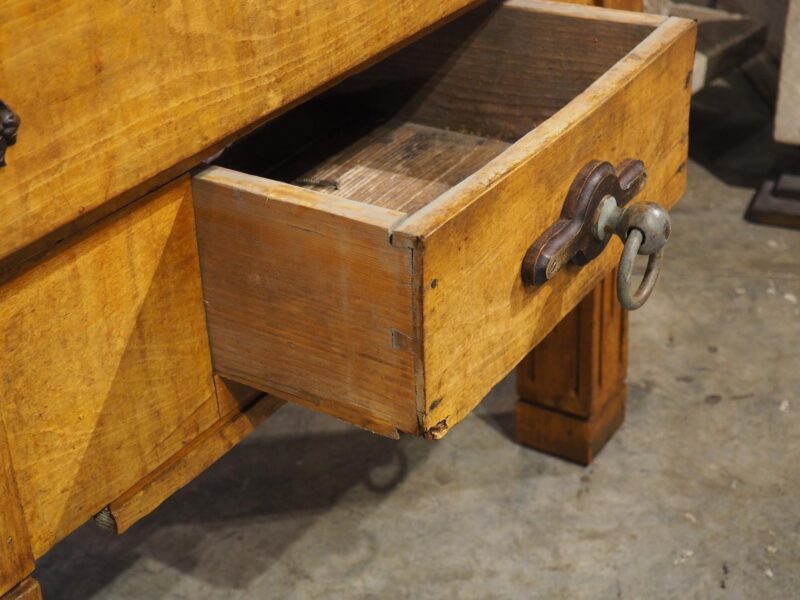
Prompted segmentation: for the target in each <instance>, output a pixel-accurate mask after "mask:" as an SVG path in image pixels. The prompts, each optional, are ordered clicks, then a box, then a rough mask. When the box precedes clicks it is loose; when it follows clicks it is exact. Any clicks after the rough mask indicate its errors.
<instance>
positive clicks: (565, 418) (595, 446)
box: [516, 390, 627, 465]
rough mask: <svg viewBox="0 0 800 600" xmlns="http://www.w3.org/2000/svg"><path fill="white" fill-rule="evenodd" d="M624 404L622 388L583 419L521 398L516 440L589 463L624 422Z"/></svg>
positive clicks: (624, 398)
mask: <svg viewBox="0 0 800 600" xmlns="http://www.w3.org/2000/svg"><path fill="white" fill-rule="evenodd" d="M626 403H627V395H626V392H625V391H624V390H623V391H622V393H621V394H620V395H619V396H616V397H615V398H612V399H611V400H610V401H609V402H607V403H606V404H605V405H603V408H602V409H600V411H599V412H598V413H597V414H596V415H593V416H592V417H591V418H589V419H583V418H581V417H576V416H574V415H569V414H566V413H562V412H559V411H557V410H554V409H552V408H547V407H544V406H541V405H539V404H530V403H528V402H525V401H522V400H521V401H520V402H518V403H517V421H516V429H517V441H519V443H521V444H524V445H526V446H530V447H532V448H535V449H536V450H539V451H541V452H545V453H547V454H552V455H553V456H558V457H559V458H564V459H566V460H569V461H572V462H575V463H578V464H580V465H589V464H591V462H592V461H593V460H594V459H595V458H597V455H598V454H599V453H600V451H601V450H602V449H603V447H604V446H605V445H606V443H607V442H608V440H610V439H611V437H612V436H613V435H614V433H615V432H616V431H617V430H618V429H619V428H620V427H621V426H622V423H623V422H624V421H625V408H626Z"/></svg>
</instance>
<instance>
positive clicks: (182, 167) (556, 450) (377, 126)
mask: <svg viewBox="0 0 800 600" xmlns="http://www.w3.org/2000/svg"><path fill="white" fill-rule="evenodd" d="M615 4H616V5H621V4H635V2H633V3H631V2H626V3H623V2H616V3H615ZM0 49H1V50H2V53H1V54H0V84H1V85H0V101H2V102H1V103H0V154H2V155H4V161H3V162H4V163H5V164H4V166H2V167H0V190H2V193H1V194H0V215H1V216H2V219H0V277H1V278H0V360H1V362H0V370H1V372H2V373H1V374H2V377H1V378H0V390H2V396H0V534H2V535H0V542H1V543H0V595H3V594H7V596H4V597H9V598H33V597H38V596H39V594H40V592H39V588H38V584H36V582H35V581H34V580H33V579H32V578H30V577H29V576H30V574H31V573H32V572H33V569H34V561H35V559H36V558H37V557H39V556H41V555H42V554H44V553H45V552H47V551H48V549H50V548H51V547H52V546H53V544H55V543H56V542H57V541H59V540H60V539H62V538H63V537H64V536H66V535H67V534H69V533H70V532H71V531H73V530H74V529H75V528H76V527H78V526H79V525H81V524H82V523H84V522H86V521H87V520H88V519H90V518H92V517H95V519H96V520H97V522H98V523H99V524H101V525H103V526H105V527H107V528H109V529H112V530H114V531H117V532H120V533H121V532H123V531H125V530H126V529H127V528H129V527H130V526H131V525H132V524H133V523H135V522H136V521H137V520H138V519H140V518H141V517H143V516H144V515H146V514H148V513H149V512H150V511H152V510H153V509H155V508H156V507H157V506H158V505H159V504H160V503H161V502H162V501H163V500H164V499H165V498H167V497H168V496H169V495H170V494H171V493H173V492H174V491H175V490H177V489H178V488H180V487H181V486H182V485H184V484H185V483H187V482H188V481H190V480H191V479H192V478H193V477H195V476H196V475H198V474H199V473H200V472H201V471H202V470H203V469H205V468H206V467H208V466H209V465H210V464H211V463H213V461H215V460H216V459H218V458H219V457H220V456H222V455H223V454H224V453H225V452H226V451H227V450H228V449H229V448H230V447H231V446H233V445H234V444H236V443H237V442H238V441H239V440H241V439H242V438H243V437H244V436H245V435H247V433H249V432H250V431H251V430H252V429H253V428H254V427H255V426H256V425H257V424H258V423H259V422H261V421H263V420H264V419H265V418H267V417H268V416H269V415H270V414H272V413H273V412H274V411H275V410H276V409H277V408H279V406H280V405H281V404H282V402H284V401H289V402H295V403H297V404H300V405H302V406H305V407H308V408H311V409H314V410H320V411H323V412H326V413H329V414H331V415H334V416H336V417H338V418H340V419H343V420H346V421H349V422H352V423H354V424H356V425H359V426H361V427H364V428H367V429H369V430H371V431H374V432H377V433H380V434H383V435H388V436H397V435H398V434H399V433H400V432H403V433H409V434H415V435H421V436H425V437H428V438H441V437H443V436H444V435H445V434H446V433H447V431H448V430H449V429H450V428H452V427H453V426H455V425H456V424H457V423H458V422H459V421H461V420H462V419H463V418H465V417H466V416H467V415H468V414H469V412H470V411H471V410H472V409H473V408H474V407H475V406H476V405H477V404H478V402H480V400H481V399H482V398H483V397H484V396H485V394H486V393H487V392H488V391H489V390H490V388H491V387H492V386H493V385H494V384H496V383H497V382H498V381H500V380H501V379H502V378H503V377H505V376H506V375H507V374H508V373H509V372H510V371H511V370H512V369H514V367H515V366H517V365H518V364H520V363H521V365H520V367H519V390H520V396H521V400H520V404H519V414H518V434H519V439H520V441H522V442H523V443H526V444H528V445H531V446H534V447H537V448H540V449H542V450H544V451H547V452H550V453H553V454H557V455H560V456H563V457H565V458H569V459H571V460H574V461H578V462H582V463H587V462H589V461H590V460H591V459H592V457H593V456H594V454H595V453H596V452H597V451H598V450H599V449H600V448H601V447H602V445H603V444H604V443H605V441H606V440H607V439H608V438H609V437H610V435H611V434H612V433H613V432H614V431H615V430H616V428H617V427H618V426H619V425H620V424H621V422H622V419H623V416H624V408H625V384H624V378H625V366H626V348H627V338H626V336H627V320H626V313H625V312H624V311H623V310H622V307H621V306H620V304H619V303H618V302H617V300H616V293H617V288H618V283H617V277H616V276H615V275H613V273H614V268H615V267H616V265H617V264H618V263H619V261H620V254H621V251H622V248H623V242H622V241H621V239H617V237H616V236H614V235H612V233H613V232H615V231H616V232H617V233H619V236H620V237H621V238H625V240H626V241H625V245H626V253H625V255H626V257H627V258H625V259H624V260H623V263H622V265H623V266H622V267H621V271H622V273H623V275H621V276H620V278H621V279H620V281H621V283H620V284H619V290H621V292H622V296H621V298H622V299H623V300H624V301H626V303H628V304H631V303H634V304H635V301H637V299H639V298H638V297H637V296H635V295H634V296H632V297H630V298H628V299H627V300H626V296H625V295H624V294H625V290H626V289H627V286H628V285H629V282H628V279H626V277H628V276H629V275H630V266H631V264H632V263H631V260H632V257H633V256H635V254H636V252H637V250H638V251H639V252H640V253H642V252H645V250H646V248H650V246H652V244H653V243H655V242H654V241H653V240H655V239H656V238H657V237H658V236H657V235H655V234H653V233H652V232H651V231H650V230H649V229H647V227H648V225H646V224H643V225H641V226H640V225H637V223H639V222H640V221H641V222H642V223H645V221H647V223H649V222H650V221H648V219H650V220H652V219H653V218H656V217H658V218H660V219H661V221H658V223H660V224H661V225H658V227H660V228H661V231H660V234H659V235H661V236H662V237H663V238H664V240H665V239H666V236H667V234H668V220H666V219H667V217H666V215H665V213H663V212H662V213H659V212H658V210H659V209H657V208H656V207H653V206H648V207H647V208H645V206H646V205H644V204H642V202H645V201H652V202H656V203H658V204H659V205H660V206H661V207H664V208H667V209H668V208H669V207H671V206H672V205H673V204H674V203H675V202H676V201H677V200H678V199H679V197H680V196H681V194H682V192H683V189H684V184H685V179H686V168H685V166H686V155H687V125H688V107H689V82H690V77H689V75H690V70H691V64H692V57H693V50H694V25H693V23H691V22H688V21H684V20H679V19H671V18H662V17H657V16H650V15H643V14H641V13H637V12H626V11H621V10H609V9H605V8H596V7H592V6H576V5H571V4H559V3H554V2H546V1H536V0H507V1H506V2H489V3H475V2H471V1H470V0H439V1H438V2H428V1H426V0H405V1H404V2H378V1H375V0H326V1H321V0H319V1H318V0H308V1H304V2H298V1H293V0H292V1H289V0H287V1H285V2H278V3H263V2H239V3H235V4H231V3H227V2H221V1H211V2H202V3H200V2H197V3H189V2H185V1H184V2H181V1H178V0H173V1H171V2H164V3H151V2H143V1H140V0H134V1H132V2H127V3H123V4H113V5H110V4H108V3H100V2H95V1H93V0H82V1H80V2H71V3H38V2H33V1H31V0H16V1H12V2H10V3H7V5H6V6H5V7H4V11H3V20H2V22H0ZM223 150H224V151H223ZM623 205H624V210H623V208H622V207H623ZM648 211H650V212H648ZM653 211H655V212H653ZM651 213H652V214H651ZM643 215H644V216H643ZM653 215H655V217H653ZM636 219H639V221H637V220H636ZM612 238H613V239H612ZM664 240H662V241H664ZM630 246H635V247H634V248H633V250H628V248H629V247H630ZM647 252H650V253H651V254H650V259H649V260H650V263H652V265H651V266H653V269H652V270H649V271H648V277H650V280H652V275H653V274H654V273H657V268H656V267H657V266H658V264H660V263H659V262H658V261H660V257H661V251H658V249H657V248H655V247H653V248H650V250H648V251H647ZM626 260H627V262H626ZM650 263H649V264H650ZM657 263H658V264H657ZM609 274H611V275H609ZM636 284H637V281H634V282H633V283H630V285H632V286H633V287H634V288H635V286H636ZM559 323H560V325H559ZM556 325H558V327H556ZM548 334H549V335H548ZM540 342H541V343H540ZM537 344H538V347H537V349H536V350H534V351H533V352H531V351H532V349H533V348H534V346H537ZM521 361H522V362H521Z"/></svg>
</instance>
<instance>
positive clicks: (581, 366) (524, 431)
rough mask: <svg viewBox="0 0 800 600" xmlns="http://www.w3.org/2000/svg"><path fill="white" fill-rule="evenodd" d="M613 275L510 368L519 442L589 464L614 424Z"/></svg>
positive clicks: (617, 350)
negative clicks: (513, 375) (513, 372)
mask: <svg viewBox="0 0 800 600" xmlns="http://www.w3.org/2000/svg"><path fill="white" fill-rule="evenodd" d="M616 279H617V278H616V271H612V273H610V274H609V275H607V276H606V277H605V279H603V280H602V281H601V282H600V283H599V284H598V285H597V286H596V287H595V288H594V289H593V290H592V291H591V292H589V294H588V295H587V296H586V298H584V299H583V300H582V301H581V303H580V304H579V305H578V306H577V307H576V308H574V309H573V310H572V311H571V312H570V313H569V314H567V316H566V317H564V319H562V321H561V322H560V323H559V324H558V325H556V327H555V329H553V330H552V331H551V332H550V333H549V334H548V335H547V337H545V338H544V340H542V342H541V343H540V344H539V345H538V346H536V348H534V350H533V351H532V352H531V353H530V354H528V356H526V357H525V360H523V361H522V362H521V363H520V365H519V366H518V367H517V390H518V392H519V395H520V403H519V406H518V409H517V439H518V440H519V441H520V443H523V444H526V445H528V446H532V447H534V448H537V449H539V450H542V451H544V452H548V453H549V454H555V455H557V456H561V457H563V458H567V459H569V460H572V461H575V462H579V463H581V464H589V463H590V462H591V461H592V459H593V458H594V457H595V456H596V455H597V453H598V452H599V451H600V449H601V448H602V447H603V444H605V442H606V441H608V439H609V438H610V437H611V435H612V434H613V433H614V431H616V429H617V428H618V427H619V426H620V425H621V424H622V421H623V419H624V417H625V398H626V388H625V375H626V371H627V364H628V313H627V312H625V311H624V310H622V306H621V305H620V304H619V302H618V301H617V294H616ZM609 404H612V405H613V406H610V407H607V405H609Z"/></svg>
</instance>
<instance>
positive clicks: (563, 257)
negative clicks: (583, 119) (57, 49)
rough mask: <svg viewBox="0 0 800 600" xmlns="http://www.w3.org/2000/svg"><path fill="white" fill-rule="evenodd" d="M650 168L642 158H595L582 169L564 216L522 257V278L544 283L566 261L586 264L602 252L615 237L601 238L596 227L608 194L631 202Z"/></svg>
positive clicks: (618, 200)
mask: <svg viewBox="0 0 800 600" xmlns="http://www.w3.org/2000/svg"><path fill="white" fill-rule="evenodd" d="M646 179H647V172H646V171H645V168H644V164H643V163H642V161H640V160H633V159H628V160H624V161H622V162H621V163H620V164H619V165H618V166H617V168H616V169H615V168H614V167H613V166H612V165H611V164H610V163H608V162H605V161H599V160H593V161H591V162H589V163H588V164H587V165H586V166H585V167H583V169H581V170H580V172H579V173H578V175H577V177H576V178H575V181H573V183H572V186H571V187H570V188H569V192H567V197H566V199H565V200H564V207H563V209H562V210H561V217H560V218H559V219H558V221H556V222H555V223H553V224H552V225H551V226H550V227H548V228H547V230H546V231H545V232H544V233H543V234H542V235H541V236H540V237H539V239H537V240H536V241H535V242H534V243H533V245H532V246H531V247H530V248H529V249H528V252H527V253H526V254H525V258H524V259H523V261H522V280H523V281H524V282H525V284H527V285H541V284H543V283H545V282H546V281H547V280H549V279H551V278H552V277H553V276H554V275H555V274H556V273H557V272H558V271H560V270H561V268H562V267H564V265H566V264H568V263H572V264H575V265H580V266H583V265H585V264H588V263H589V262H590V261H592V260H593V259H594V258H596V257H597V256H599V254H600V253H601V252H602V251H603V249H604V248H605V247H606V245H607V244H608V241H609V240H610V239H611V235H605V236H604V239H602V240H601V239H598V237H597V235H596V234H595V232H594V231H593V229H594V227H595V225H596V220H597V215H598V214H599V207H600V204H601V202H602V201H603V199H604V198H608V197H610V198H613V199H615V201H616V204H617V206H619V207H622V206H625V205H626V204H628V202H630V201H631V200H632V199H633V198H634V197H635V196H636V195H637V194H638V193H639V192H640V191H641V190H642V188H643V187H644V184H645V181H646Z"/></svg>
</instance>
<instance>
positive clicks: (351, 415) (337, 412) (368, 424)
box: [223, 374, 400, 440]
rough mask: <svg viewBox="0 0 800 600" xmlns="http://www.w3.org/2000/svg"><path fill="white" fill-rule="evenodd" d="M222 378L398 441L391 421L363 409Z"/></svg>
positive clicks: (240, 380)
mask: <svg viewBox="0 0 800 600" xmlns="http://www.w3.org/2000/svg"><path fill="white" fill-rule="evenodd" d="M223 376H225V377H226V378H227V379H231V380H232V381H237V382H238V383H242V384H244V385H249V386H250V387H255V388H258V389H261V390H264V392H266V393H268V394H269V395H270V396H275V397H276V398H280V399H281V400H284V401H286V402H291V403H292V404H299V405H300V406H302V407H304V408H308V409H310V410H313V411H316V412H321V413H325V414H326V415H329V416H331V417H333V418H335V419H337V420H339V421H343V422H345V423H349V424H350V425H355V426H356V427H359V428H360V429H364V430H366V431H369V432H370V433H375V434H377V435H380V436H383V437H387V438H391V439H393V440H397V439H400V432H399V431H398V429H397V427H395V426H394V425H393V424H392V422H391V421H386V420H382V419H379V418H376V417H375V416H374V415H372V414H368V413H366V412H364V410H363V408H360V407H357V406H351V405H349V404H347V403H335V404H331V403H330V402H329V401H326V400H322V399H319V398H314V397H313V395H311V394H307V393H305V392H303V393H302V395H300V394H298V393H296V392H294V391H289V390H286V389H282V388H279V387H273V386H267V385H263V384H262V383H259V382H257V381H248V380H247V379H246V378H244V377H240V376H235V377H233V376H228V375H224V374H223Z"/></svg>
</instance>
